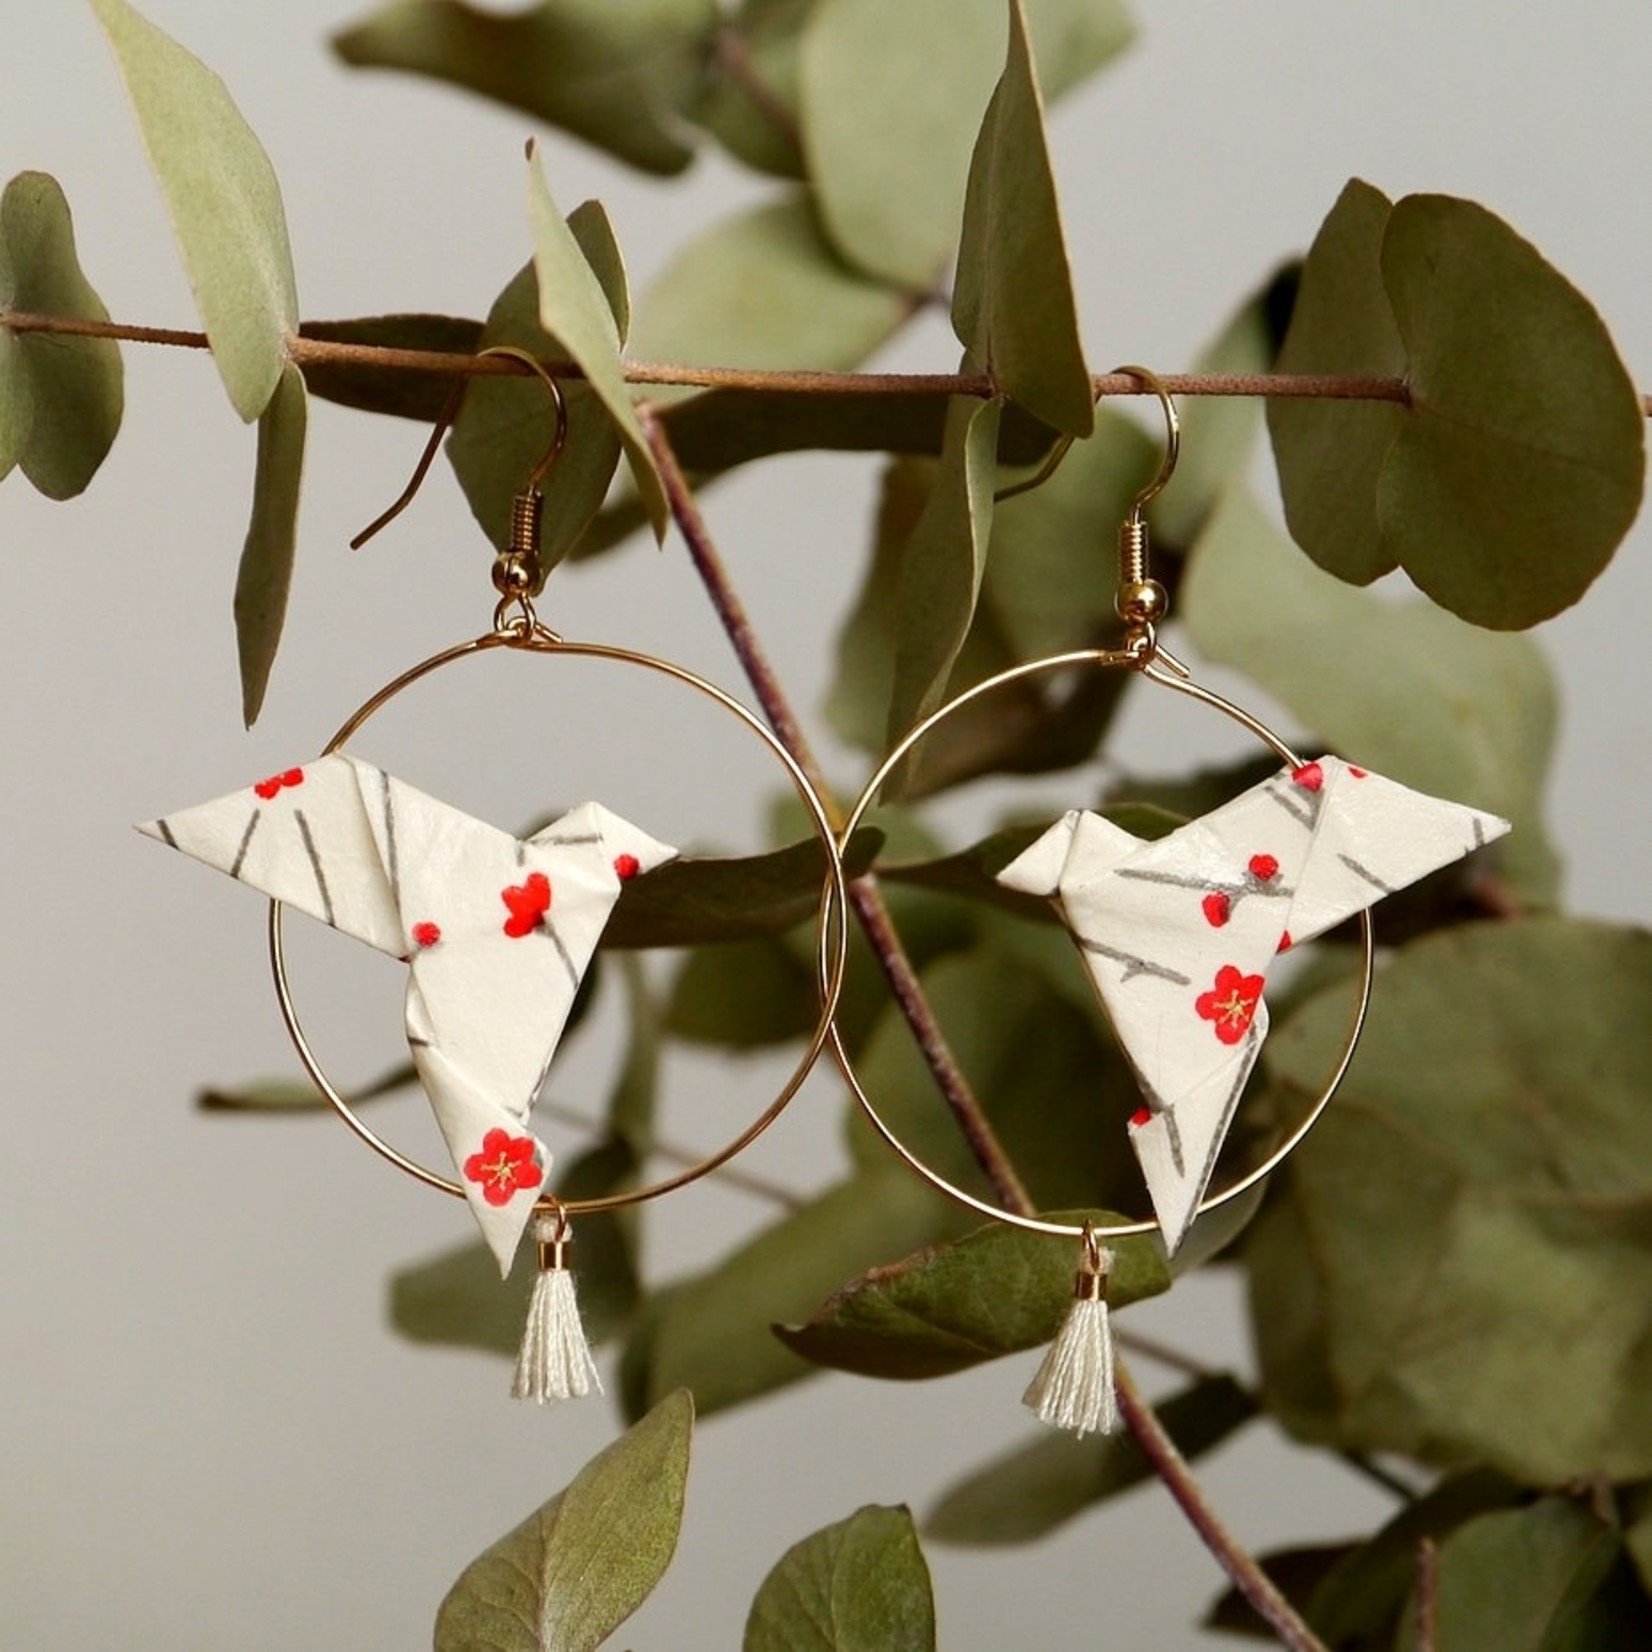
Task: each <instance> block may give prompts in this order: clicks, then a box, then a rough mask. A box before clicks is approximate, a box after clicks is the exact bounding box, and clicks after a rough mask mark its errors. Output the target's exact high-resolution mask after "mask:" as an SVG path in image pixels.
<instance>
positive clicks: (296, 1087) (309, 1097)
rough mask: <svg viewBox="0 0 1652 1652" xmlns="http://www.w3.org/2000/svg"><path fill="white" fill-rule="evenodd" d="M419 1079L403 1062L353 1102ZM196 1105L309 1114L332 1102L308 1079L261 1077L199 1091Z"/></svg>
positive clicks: (352, 1096) (219, 1109)
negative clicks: (238, 1083)
mask: <svg viewBox="0 0 1652 1652" xmlns="http://www.w3.org/2000/svg"><path fill="white" fill-rule="evenodd" d="M417 1082H418V1079H417V1076H416V1075H415V1073H414V1071H413V1065H412V1063H411V1062H406V1061H404V1062H400V1063H398V1064H397V1065H396V1066H394V1067H391V1068H389V1069H387V1070H386V1071H385V1072H383V1073H381V1074H380V1075H379V1076H378V1077H377V1078H376V1079H373V1080H372V1081H371V1082H370V1083H368V1084H365V1085H363V1086H362V1087H361V1088H360V1089H358V1090H352V1091H351V1093H350V1105H351V1106H352V1107H359V1106H360V1105H361V1104H362V1103H363V1102H367V1101H378V1100H380V1099H381V1098H382V1097H384V1096H388V1095H394V1094H395V1093H396V1091H398V1090H405V1089H406V1088H407V1087H408V1086H409V1085H410V1084H416V1083H417ZM195 1105H196V1106H197V1107H199V1108H200V1109H201V1111H202V1112H203V1113H308V1112H315V1111H318V1110H321V1109H325V1108H328V1107H330V1106H331V1105H332V1104H331V1103H330V1102H329V1101H328V1100H327V1098H326V1097H325V1096H323V1095H322V1093H321V1092H320V1091H319V1090H318V1089H317V1088H316V1087H315V1086H314V1085H313V1084H312V1083H310V1081H309V1080H308V1079H298V1078H258V1079H254V1080H252V1081H251V1083H248V1084H241V1085H237V1086H235V1087H234V1088H230V1089H224V1088H219V1087H213V1088H209V1089H203V1090H201V1091H199V1092H198V1093H197V1094H196V1097H195Z"/></svg>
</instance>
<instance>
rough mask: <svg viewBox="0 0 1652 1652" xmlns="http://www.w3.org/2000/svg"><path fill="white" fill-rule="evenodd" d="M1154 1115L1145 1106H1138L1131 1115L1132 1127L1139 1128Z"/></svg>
mask: <svg viewBox="0 0 1652 1652" xmlns="http://www.w3.org/2000/svg"><path fill="white" fill-rule="evenodd" d="M1152 1117H1153V1115H1152V1114H1151V1113H1150V1112H1149V1111H1148V1110H1147V1109H1146V1108H1145V1107H1138V1108H1137V1109H1136V1110H1135V1112H1133V1113H1132V1114H1131V1115H1130V1128H1131V1129H1132V1130H1139V1129H1141V1127H1142V1126H1143V1125H1144V1124H1146V1123H1147V1122H1148V1120H1149V1119H1151V1118H1152Z"/></svg>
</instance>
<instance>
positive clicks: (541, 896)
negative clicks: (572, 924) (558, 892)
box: [499, 872, 551, 941]
mask: <svg viewBox="0 0 1652 1652" xmlns="http://www.w3.org/2000/svg"><path fill="white" fill-rule="evenodd" d="M499 898H500V900H502V901H503V902H504V903H505V909H506V910H507V911H508V912H509V913H510V916H509V917H508V918H506V919H505V933H506V934H507V935H509V936H510V938H511V939H512V940H513V941H519V940H521V939H522V937H523V936H524V935H531V934H532V933H533V932H534V931H535V930H536V929H537V928H538V927H539V926H540V924H542V923H543V922H544V921H545V914H546V913H547V912H549V911H550V909H551V880H550V879H549V878H548V877H546V876H545V874H544V873H543V872H530V873H529V874H528V880H527V882H526V883H514V884H512V885H510V887H509V888H506V889H501V890H500V891H499Z"/></svg>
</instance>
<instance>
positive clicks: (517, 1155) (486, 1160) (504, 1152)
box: [465, 1130, 545, 1205]
mask: <svg viewBox="0 0 1652 1652" xmlns="http://www.w3.org/2000/svg"><path fill="white" fill-rule="evenodd" d="M544 1178H545V1173H544V1171H542V1170H541V1169H540V1168H539V1161H538V1159H537V1158H535V1156H534V1140H533V1137H532V1136H513V1135H512V1134H511V1133H510V1131H508V1130H490V1131H488V1133H487V1134H486V1135H485V1136H484V1137H483V1138H482V1151H481V1152H480V1153H472V1154H471V1156H470V1157H469V1158H468V1159H466V1160H465V1180H466V1181H467V1182H476V1183H478V1184H479V1185H480V1186H481V1189H482V1197H483V1198H484V1199H486V1200H487V1202H488V1203H489V1204H490V1205H508V1204H509V1203H510V1202H511V1200H512V1199H514V1198H515V1197H516V1195H517V1194H518V1193H520V1192H521V1191H522V1190H523V1189H524V1188H529V1187H538V1186H539V1184H540V1182H542V1181H543V1180H544Z"/></svg>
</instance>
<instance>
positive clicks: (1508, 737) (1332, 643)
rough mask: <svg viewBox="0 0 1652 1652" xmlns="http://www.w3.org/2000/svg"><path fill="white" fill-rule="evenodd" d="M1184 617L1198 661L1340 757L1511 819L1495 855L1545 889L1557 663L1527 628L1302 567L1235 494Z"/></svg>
mask: <svg viewBox="0 0 1652 1652" xmlns="http://www.w3.org/2000/svg"><path fill="white" fill-rule="evenodd" d="M1180 611H1181V617H1182V619H1183V620H1184V622H1185V623H1186V625H1187V628H1188V634H1189V636H1191V638H1192V639H1193V643H1194V646H1195V647H1197V648H1198V650H1199V652H1200V653H1201V654H1203V655H1204V656H1205V658H1207V659H1209V660H1213V661H1215V662H1217V663H1218V664H1221V665H1230V666H1234V667H1236V668H1237V669H1238V670H1240V671H1243V672H1245V673H1246V675H1248V676H1249V677H1251V678H1252V679H1253V680H1254V681H1255V682H1256V683H1258V684H1259V685H1260V686H1261V687H1262V688H1264V689H1266V690H1267V691H1268V693H1269V694H1270V695H1271V696H1273V698H1274V699H1276V700H1278V701H1279V702H1280V703H1281V704H1283V705H1284V706H1285V707H1286V708H1287V709H1288V710H1289V711H1290V712H1292V713H1293V714H1294V715H1295V716H1296V717H1297V718H1298V719H1299V720H1300V721H1301V724H1302V725H1303V726H1304V727H1305V728H1308V729H1310V730H1312V732H1313V733H1314V734H1315V735H1317V736H1319V737H1320V738H1321V739H1323V740H1325V741H1327V742H1329V744H1330V745H1331V746H1332V747H1334V748H1335V749H1336V750H1337V751H1338V752H1340V753H1343V754H1344V755H1346V756H1347V757H1348V758H1350V759H1351V760H1352V761H1355V762H1359V763H1365V764H1368V765H1369V766H1370V767H1371V768H1373V769H1375V770H1377V771H1378V772H1379V773H1382V774H1385V775H1387V776H1389V777H1390V778H1391V779H1394V780H1398V781H1400V782H1402V783H1403V784H1404V785H1407V786H1414V787H1416V788H1417V789H1418V790H1420V791H1424V792H1428V793H1430V794H1432V795H1435V796H1441V797H1450V798H1453V799H1455V800H1456V801H1458V802H1462V803H1469V804H1472V805H1474V806H1475V807H1476V808H1481V809H1488V810H1490V811H1491V812H1492V813H1494V814H1499V815H1503V816H1505V817H1506V818H1507V819H1509V820H1512V821H1513V822H1514V824H1515V828H1516V829H1515V831H1514V833H1513V834H1512V835H1511V836H1510V838H1509V839H1508V841H1507V842H1506V844H1504V845H1502V846H1500V847H1499V849H1498V850H1497V851H1495V854H1496V859H1497V862H1498V864H1499V865H1500V867H1501V868H1502V870H1503V871H1504V874H1505V876H1506V877H1507V879H1508V881H1509V883H1510V884H1511V885H1512V886H1513V887H1514V888H1515V889H1516V890H1517V892H1518V893H1519V894H1520V895H1521V896H1523V897H1524V898H1526V899H1528V900H1531V901H1538V902H1544V901H1550V900H1552V899H1553V898H1554V896H1555V894H1556V892H1557V885H1558V881H1559V868H1558V864H1557V862H1556V859H1555V854H1554V851H1553V849H1552V848H1550V846H1549V844H1548V841H1547V839H1546V838H1545V836H1544V832H1543V795H1544V790H1545V786H1546V783H1547V780H1548V768H1549V759H1550V754H1551V752H1552V750H1553V747H1554V736H1555V723H1556V704H1555V686H1554V680H1553V674H1552V673H1551V671H1550V669H1549V665H1548V661H1547V660H1546V659H1545V658H1544V655H1543V653H1542V650H1541V649H1540V648H1539V647H1538V646H1537V644H1536V643H1535V642H1533V641H1532V640H1531V639H1530V638H1527V637H1513V636H1498V635H1494V634H1491V633H1488V632H1484V631H1480V630H1477V629H1476V628H1474V627H1473V626H1470V625H1468V624H1465V623H1464V622H1463V621H1462V620H1459V619H1457V618H1456V617H1455V616H1453V615H1451V614H1448V613H1445V612H1443V611H1442V610H1441V609H1438V608H1435V607H1434V606H1432V604H1429V603H1424V602H1402V603H1396V602H1390V601H1387V600H1385V599H1384V598H1382V597H1378V596H1375V595H1372V594H1370V593H1367V592H1364V591H1358V590H1353V589H1350V588H1349V587H1348V586H1346V585H1344V584H1343V583H1341V582H1340V581H1339V580H1334V579H1332V578H1330V576H1329V575H1326V574H1322V573H1320V572H1319V570H1318V569H1316V568H1311V567H1304V566H1303V564H1302V559H1301V558H1300V557H1299V556H1297V555H1296V553H1295V551H1294V549H1293V548H1292V546H1291V545H1290V544H1289V542H1288V541H1287V540H1286V539H1285V536H1284V535H1283V534H1282V533H1281V532H1280V531H1279V530H1278V529H1277V528H1275V527H1274V526H1273V524H1272V523H1271V522H1269V521H1268V520H1267V518H1266V517H1265V516H1264V515H1263V514H1262V512H1261V511H1260V510H1259V509H1258V508H1257V506H1256V505H1255V504H1254V503H1252V501H1251V500H1250V499H1249V498H1248V496H1246V495H1245V494H1243V493H1239V492H1234V493H1231V494H1230V495H1229V496H1228V497H1227V499H1225V500H1224V501H1223V503H1222V505H1221V507H1220V508H1219V509H1218V510H1217V512H1216V514H1215V515H1214V516H1213V517H1212V518H1211V520H1210V521H1209V522H1208V523H1207V524H1206V527H1205V531H1204V533H1203V534H1202V535H1201V536H1200V538H1199V542H1198V545H1197V547H1196V549H1195V554H1194V556H1193V558H1192V562H1191V567H1190V569H1189V572H1188V574H1187V577H1186V578H1185V580H1184V581H1183V584H1182V590H1181V607H1180Z"/></svg>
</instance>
